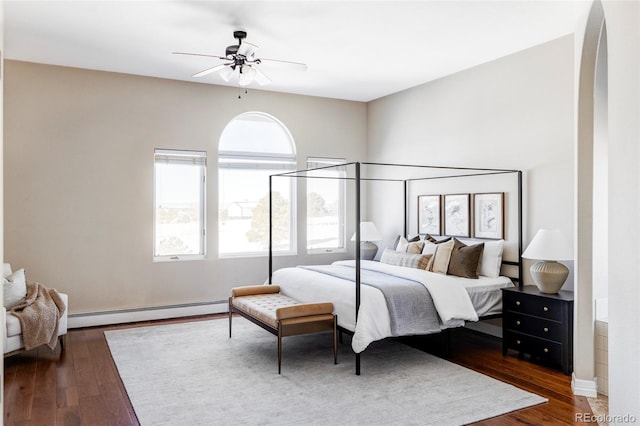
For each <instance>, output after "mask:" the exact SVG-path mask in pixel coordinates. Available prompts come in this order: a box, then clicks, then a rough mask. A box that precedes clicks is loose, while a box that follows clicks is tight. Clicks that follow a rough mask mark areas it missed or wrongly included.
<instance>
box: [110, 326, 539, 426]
mask: <svg viewBox="0 0 640 426" xmlns="http://www.w3.org/2000/svg"><path fill="white" fill-rule="evenodd" d="M105 336H106V338H107V342H108V344H109V348H110V350H111V354H112V356H113V359H114V361H115V363H116V366H117V368H118V371H119V373H120V377H121V378H122V381H123V383H124V386H125V388H126V390H127V393H128V395H129V398H130V400H131V403H132V405H133V407H134V409H135V412H136V414H137V416H138V420H139V421H140V423H141V424H142V425H145V426H152V425H153V426H156V425H191V426H193V425H218V424H220V425H462V424H466V423H470V422H474V421H479V420H483V419H486V418H490V417H494V416H497V415H500V414H504V413H507V412H510V411H514V410H518V409H522V408H525V407H529V406H533V405H536V404H540V403H543V402H545V401H546V399H544V398H542V397H540V396H538V395H535V394H532V393H529V392H525V391H523V390H521V389H518V388H516V387H514V386H511V385H509V384H506V383H503V382H500V381H498V380H495V379H492V378H490V377H487V376H485V375H482V374H479V373H477V372H474V371H472V370H469V369H467V368H464V367H461V366H458V365H456V364H453V363H451V362H448V361H445V360H443V359H440V358H437V357H435V356H432V355H429V354H427V353H424V352H422V351H419V350H417V349H414V348H411V347H408V346H406V345H403V344H401V343H398V342H394V341H389V340H385V341H382V342H376V343H374V344H373V345H372V346H370V347H369V348H368V349H367V350H366V351H365V352H363V354H362V375H360V376H356V375H355V374H354V369H355V359H354V354H353V352H352V351H351V349H350V345H349V344H348V343H347V342H348V340H349V339H348V338H345V343H344V344H342V345H340V351H339V355H338V356H339V358H338V364H337V365H335V364H334V363H333V349H332V343H331V340H332V339H331V337H332V336H331V333H321V334H313V335H304V336H291V337H286V338H284V339H283V360H282V374H281V375H278V367H277V343H276V338H275V336H273V335H272V334H270V333H268V332H266V331H265V330H263V329H261V328H259V327H258V326H256V325H254V324H251V323H250V322H249V321H247V320H245V319H243V318H234V320H233V337H232V338H231V339H229V334H228V321H227V320H224V319H217V320H209V321H196V322H187V323H178V324H169V325H157V326H149V327H140V328H131V329H123V330H112V331H105Z"/></svg>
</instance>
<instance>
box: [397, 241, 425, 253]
mask: <svg viewBox="0 0 640 426" xmlns="http://www.w3.org/2000/svg"><path fill="white" fill-rule="evenodd" d="M412 240H413V239H412ZM423 244H424V243H423V242H422V241H420V240H419V239H418V240H417V241H408V240H407V239H406V238H405V237H400V239H399V241H398V245H397V246H396V251H400V252H404V253H411V254H420V253H421V252H422V246H423Z"/></svg>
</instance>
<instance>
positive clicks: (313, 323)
mask: <svg viewBox="0 0 640 426" xmlns="http://www.w3.org/2000/svg"><path fill="white" fill-rule="evenodd" d="M234 312H237V313H239V314H240V315H242V316H243V317H245V318H247V319H248V320H249V321H251V322H253V323H254V324H257V325H259V326H260V327H262V328H264V329H265V330H267V331H269V332H270V333H272V334H275V335H276V336H277V337H278V374H280V371H281V365H282V338H283V337H285V336H295V335H298V334H307V333H317V332H320V331H327V330H332V331H333V362H334V363H335V364H337V363H338V340H337V333H336V328H337V318H336V316H335V315H334V314H333V313H332V312H333V303H329V302H327V303H300V302H298V301H297V300H294V299H292V298H290V297H287V296H285V295H283V294H280V286H277V285H257V286H246V287H236V288H233V289H231V297H229V338H231V321H232V317H233V313H234Z"/></svg>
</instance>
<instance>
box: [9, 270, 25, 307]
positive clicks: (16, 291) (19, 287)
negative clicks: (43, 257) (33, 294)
mask: <svg viewBox="0 0 640 426" xmlns="http://www.w3.org/2000/svg"><path fill="white" fill-rule="evenodd" d="M26 296H27V280H26V278H25V276H24V269H20V270H18V271H16V272H14V273H13V274H11V275H9V276H8V277H5V279H4V307H5V308H6V309H7V310H9V309H11V308H13V307H14V306H17V305H19V304H20V303H22V302H23V301H24V298H25V297H26Z"/></svg>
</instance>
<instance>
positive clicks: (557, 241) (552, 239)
mask: <svg viewBox="0 0 640 426" xmlns="http://www.w3.org/2000/svg"><path fill="white" fill-rule="evenodd" d="M522 257H523V258H525V259H537V260H572V259H573V250H572V248H571V246H569V243H568V242H567V240H566V239H565V238H564V235H562V233H561V232H560V231H559V230H557V229H540V230H539V231H538V233H537V234H536V235H535V237H533V240H531V243H529V246H528V247H527V249H526V250H525V251H524V253H522Z"/></svg>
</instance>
